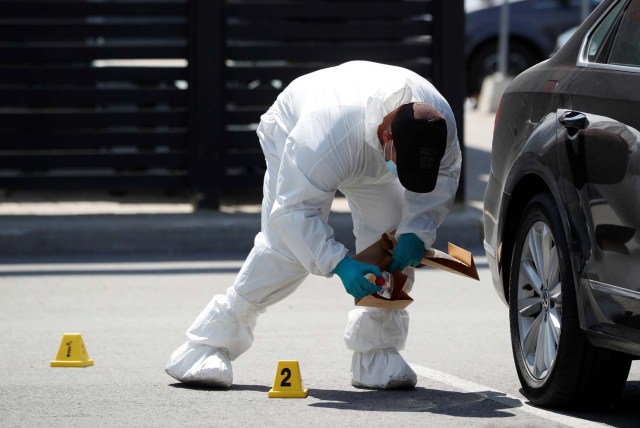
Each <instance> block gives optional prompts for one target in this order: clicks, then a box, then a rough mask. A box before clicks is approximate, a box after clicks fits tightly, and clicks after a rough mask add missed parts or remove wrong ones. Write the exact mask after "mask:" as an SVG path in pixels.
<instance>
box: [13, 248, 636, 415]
mask: <svg viewBox="0 0 640 428" xmlns="http://www.w3.org/2000/svg"><path fill="white" fill-rule="evenodd" d="M474 255H475V257H476V262H477V264H478V266H479V273H480V277H481V282H475V281H471V280H468V279H466V278H463V277H460V276H456V275H453V274H450V273H446V272H441V271H436V270H433V269H428V270H424V271H420V272H419V273H418V275H417V281H416V286H415V287H414V290H413V292H412V293H411V294H412V297H413V298H414V300H415V301H414V303H412V304H411V305H410V306H409V308H408V309H409V310H410V313H411V315H412V319H411V326H410V335H409V340H408V343H407V349H406V350H405V351H403V354H404V356H405V358H406V359H407V361H409V362H410V363H411V364H412V365H413V367H414V369H415V370H416V372H417V373H418V375H419V376H418V385H417V388H416V389H415V390H413V391H387V392H385V391H366V390H359V389H356V388H353V387H352V386H351V384H350V374H349V368H350V362H351V354H350V351H348V350H347V349H346V348H345V346H344V342H343V339H342V336H343V329H344V324H345V321H346V314H347V312H348V311H349V310H350V309H351V308H352V300H351V298H350V297H349V296H348V295H347V294H346V293H345V292H344V291H343V288H342V285H341V283H340V281H339V279H338V278H337V277H336V278H332V279H324V278H319V277H310V278H309V279H308V280H307V281H306V282H305V283H303V285H302V286H301V287H300V289H299V290H298V291H297V292H296V293H294V295H292V296H291V297H290V298H289V299H287V300H285V301H283V302H280V303H279V304H277V305H275V306H273V307H272V308H270V309H269V310H268V311H267V313H266V314H264V315H263V316H262V317H261V318H260V319H259V320H258V327H257V328H256V331H255V336H256V340H255V343H254V347H253V348H252V349H251V350H250V351H249V352H248V353H246V354H244V355H243V356H241V357H240V358H239V359H238V360H236V361H235V362H234V387H233V388H232V389H231V390H230V391H215V390H206V389H194V388H189V387H185V386H183V385H181V384H179V383H176V382H175V381H174V380H173V379H172V378H170V377H168V376H167V375H166V374H165V373H164V370H163V368H164V364H165V362H166V360H167V358H168V356H169V355H170V353H171V352H172V351H173V349H175V348H176V347H177V346H178V345H180V344H181V343H182V342H183V340H184V330H185V329H186V328H187V327H188V325H189V324H190V323H191V321H192V320H193V319H194V317H195V316H196V315H197V314H198V313H199V311H200V310H201V309H202V308H203V307H204V306H205V304H206V303H207V302H208V301H209V299H210V298H211V297H212V296H213V294H215V293H219V292H223V291H224V290H225V288H226V287H227V286H229V285H230V284H231V283H232V281H233V278H234V276H235V273H236V272H237V270H238V268H239V266H240V264H241V260H240V257H238V258H231V259H226V260H222V259H211V258H209V257H196V256H194V257H190V258H188V259H186V260H180V261H176V260H175V259H176V257H175V256H174V257H170V258H168V259H167V258H166V256H165V259H159V258H155V257H146V258H141V257H138V258H137V259H128V260H118V259H115V258H111V259H105V258H83V259H78V258H74V259H70V258H58V259H55V260H54V259H48V260H44V259H42V260H38V259H33V258H32V259H29V260H26V259H25V260H20V259H14V260H4V261H3V263H2V264H0V296H2V297H1V298H0V338H1V340H0V376H1V377H0V426H20V427H22V426H54V425H59V426H125V425H126V426H145V427H146V426H154V427H155V426H179V425H180V426H243V427H246V426H274V425H278V426H303V425H304V426H323V427H326V426H332V425H333V426H347V425H348V426H374V425H376V426H394V425H395V426H403V427H404V426H429V427H437V426H462V425H463V424H464V425H469V426H492V427H495V426H498V427H499V426H505V427H506V426H509V427H510V426H515V425H516V424H517V425H518V426H530V427H538V426H540V427H542V426H544V427H556V426H575V427H581V426H596V425H600V424H604V425H609V426H616V427H639V426H640V363H638V362H635V363H634V364H633V366H632V372H631V375H630V377H629V381H628V383H627V388H626V390H625V394H624V396H623V399H622V401H621V402H620V404H619V405H618V407H617V408H616V409H615V410H614V411H612V412H609V413H602V414H592V413H559V412H549V411H546V410H542V409H538V408H535V407H533V406H531V405H530V404H528V403H527V400H526V399H525V398H524V397H523V396H522V395H521V393H520V391H519V389H520V385H519V383H518V380H517V377H516V373H515V369H514V367H513V362H512V359H511V351H510V344H509V332H508V326H507V309H506V307H505V306H504V305H503V304H502V303H501V302H500V301H499V299H498V297H497V296H496V294H495V293H494V291H493V286H492V285H491V281H490V277H489V272H488V269H487V267H486V264H485V260H484V258H483V257H482V252H481V251H480V250H478V251H474ZM170 259H174V260H170ZM71 332H77V333H81V334H82V337H83V339H84V342H85V345H86V348H87V352H88V353H89V355H90V357H91V358H93V359H94V360H95V366H93V367H88V368H82V369H78V368H51V367H49V362H50V361H51V360H52V359H54V358H55V356H56V353H57V350H58V345H59V343H60V339H61V337H62V335H63V333H71ZM288 359H293V360H298V361H299V364H300V371H301V375H302V378H303V382H304V387H305V388H308V389H309V397H308V398H306V399H273V398H268V397H267V391H268V390H269V389H270V388H271V386H272V384H273V382H274V378H275V373H276V367H277V363H278V361H279V360H288Z"/></svg>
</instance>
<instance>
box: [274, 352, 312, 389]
mask: <svg viewBox="0 0 640 428" xmlns="http://www.w3.org/2000/svg"><path fill="white" fill-rule="evenodd" d="M307 395H308V394H307V390H306V389H303V386H302V377H301V376H300V365H299V364H298V361H296V360H281V361H278V369H277V370H276V378H275V380H274V381H273V387H272V388H271V390H270V391H269V398H307Z"/></svg>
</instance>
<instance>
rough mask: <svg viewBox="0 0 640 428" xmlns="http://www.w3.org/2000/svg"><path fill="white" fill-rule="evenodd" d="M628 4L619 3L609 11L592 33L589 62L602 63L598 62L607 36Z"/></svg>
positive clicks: (588, 45)
mask: <svg viewBox="0 0 640 428" xmlns="http://www.w3.org/2000/svg"><path fill="white" fill-rule="evenodd" d="M626 3H627V2H626V1H619V2H618V4H617V5H616V6H615V7H614V8H613V9H611V10H610V11H609V13H608V14H607V16H606V17H605V18H604V19H603V20H602V21H600V23H599V24H598V26H597V27H596V29H595V30H594V31H593V32H592V33H591V36H589V40H588V42H587V51H586V59H587V61H588V62H601V61H598V59H599V58H600V56H601V55H600V54H601V53H602V51H603V48H604V46H605V41H606V40H607V37H606V36H607V34H609V31H610V30H611V27H612V25H613V24H614V23H615V22H617V18H618V15H620V11H621V10H622V8H623V6H624V5H625V4H626Z"/></svg>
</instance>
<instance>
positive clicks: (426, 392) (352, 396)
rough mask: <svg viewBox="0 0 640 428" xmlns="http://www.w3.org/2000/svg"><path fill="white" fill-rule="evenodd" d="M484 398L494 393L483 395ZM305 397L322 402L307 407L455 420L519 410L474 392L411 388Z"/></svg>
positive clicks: (322, 392)
mask: <svg viewBox="0 0 640 428" xmlns="http://www.w3.org/2000/svg"><path fill="white" fill-rule="evenodd" d="M483 394H484V395H486V396H491V395H492V394H496V393H494V392H486V393H483ZM309 396H310V397H314V398H317V399H320V400H323V401H324V402H322V403H312V404H310V406H311V407H322V408H329V409H343V410H357V411H375V412H384V411H389V412H428V413H436V414H443V415H449V416H459V417H476V418H507V417H513V416H515V415H514V414H512V413H509V412H506V411H504V410H508V409H512V408H515V407H520V406H521V403H520V401H519V400H510V399H509V398H507V397H505V396H504V395H500V400H501V401H505V400H509V401H513V405H508V404H501V403H499V402H497V401H494V400H492V399H489V398H485V397H483V396H481V395H478V394H477V393H467V392H453V391H439V390H435V389H427V388H415V389H413V390H410V391H406V390H405V391H365V392H361V391H337V390H323V389H309Z"/></svg>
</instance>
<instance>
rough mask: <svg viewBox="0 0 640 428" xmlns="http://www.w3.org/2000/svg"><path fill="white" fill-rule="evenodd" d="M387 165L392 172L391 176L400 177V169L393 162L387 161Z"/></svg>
mask: <svg viewBox="0 0 640 428" xmlns="http://www.w3.org/2000/svg"><path fill="white" fill-rule="evenodd" d="M385 165H387V169H388V170H389V171H391V174H393V175H395V176H396V177H397V176H398V168H397V167H396V164H395V163H393V161H392V160H388V161H386V162H385Z"/></svg>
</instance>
